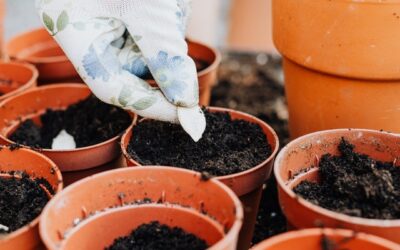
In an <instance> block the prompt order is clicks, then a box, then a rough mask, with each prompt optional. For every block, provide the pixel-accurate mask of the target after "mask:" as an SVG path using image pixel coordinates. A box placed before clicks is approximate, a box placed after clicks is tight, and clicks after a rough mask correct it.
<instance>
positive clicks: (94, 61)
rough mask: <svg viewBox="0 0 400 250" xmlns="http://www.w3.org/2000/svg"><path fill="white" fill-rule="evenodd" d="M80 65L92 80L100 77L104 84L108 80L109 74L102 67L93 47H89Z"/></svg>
mask: <svg viewBox="0 0 400 250" xmlns="http://www.w3.org/2000/svg"><path fill="white" fill-rule="evenodd" d="M82 64H83V67H84V69H85V71H86V73H87V74H88V75H89V76H90V77H92V78H93V79H96V78H100V77H101V78H102V79H103V81H105V82H107V81H108V80H109V79H110V74H109V73H108V71H107V70H106V69H105V67H104V65H103V64H101V62H100V60H99V58H98V55H97V54H96V52H95V50H94V48H93V45H92V46H90V47H89V51H88V53H87V54H86V55H85V56H84V57H83V62H82Z"/></svg>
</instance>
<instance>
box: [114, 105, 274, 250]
mask: <svg viewBox="0 0 400 250" xmlns="http://www.w3.org/2000/svg"><path fill="white" fill-rule="evenodd" d="M208 110H210V111H211V112H228V113H230V115H231V117H232V118H233V119H242V120H245V121H249V122H252V123H256V124H258V125H260V127H261V128H262V130H263V132H264V133H265V136H266V137H267V139H268V142H269V143H270V145H271V148H272V154H271V155H270V156H269V157H268V159H266V160H265V161H263V162H262V163H260V164H259V165H257V166H254V167H253V168H251V169H249V170H247V171H243V172H240V173H236V174H232V175H226V176H220V177H217V178H215V179H217V180H220V181H221V182H223V183H224V184H226V185H227V186H228V187H230V188H231V189H232V190H233V191H234V192H235V193H236V195H238V196H239V198H240V200H241V201H242V203H243V206H244V212H245V214H244V221H243V227H242V230H241V233H240V238H239V246H238V249H248V248H249V246H250V242H251V239H252V236H253V231H254V225H255V221H256V217H257V212H258V206H259V203H260V200H261V192H262V186H263V184H264V181H265V180H266V179H268V178H269V176H270V174H271V170H272V164H273V161H274V158H275V155H276V154H277V152H278V149H279V140H278V136H277V135H276V133H275V131H274V130H273V129H272V128H271V127H270V126H269V125H268V124H266V123H265V122H263V121H261V120H260V119H258V118H256V117H254V116H251V115H249V114H246V113H243V112H239V111H235V110H231V109H225V108H215V107H210V108H208ZM133 126H134V125H132V126H131V127H130V128H129V129H127V131H126V133H125V134H124V135H123V136H122V138H121V148H122V152H123V154H124V156H125V158H126V160H127V165H128V166H141V164H140V163H139V162H137V161H135V159H132V158H131V157H130V155H129V154H128V152H127V148H128V145H129V141H130V139H131V137H132V128H133Z"/></svg>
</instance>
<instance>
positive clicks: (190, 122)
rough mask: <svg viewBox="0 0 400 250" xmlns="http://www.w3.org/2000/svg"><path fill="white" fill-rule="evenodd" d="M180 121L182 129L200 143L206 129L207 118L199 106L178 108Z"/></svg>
mask: <svg viewBox="0 0 400 250" xmlns="http://www.w3.org/2000/svg"><path fill="white" fill-rule="evenodd" d="M177 112H178V119H179V122H180V124H181V126H182V128H183V129H184V130H185V131H186V133H188V134H189V135H190V137H192V139H193V140H194V141H195V142H198V141H199V140H200V139H201V138H202V136H203V133H204V131H205V129H206V117H205V115H204V113H203V111H202V110H201V108H200V107H199V106H195V107H191V108H184V107H178V109H177Z"/></svg>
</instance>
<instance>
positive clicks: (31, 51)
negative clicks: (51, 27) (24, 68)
mask: <svg viewBox="0 0 400 250" xmlns="http://www.w3.org/2000/svg"><path fill="white" fill-rule="evenodd" d="M6 54H7V55H8V57H10V59H12V60H17V61H23V62H28V63H31V64H33V65H35V66H36V68H37V69H38V70H39V81H40V82H41V83H48V82H51V83H56V82H81V81H82V80H81V79H80V77H79V75H78V73H77V72H76V70H75V68H74V66H73V65H72V63H71V62H70V61H69V60H68V58H67V56H66V55H65V54H64V52H63V50H62V49H61V48H60V47H59V46H58V44H57V42H56V41H55V40H54V39H53V37H51V36H50V34H49V33H48V32H47V30H46V29H44V28H40V29H36V30H32V31H28V32H25V33H23V34H20V35H18V36H16V37H14V38H12V39H11V40H10V41H9V42H8V43H7V44H6Z"/></svg>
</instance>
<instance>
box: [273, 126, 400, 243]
mask: <svg viewBox="0 0 400 250" xmlns="http://www.w3.org/2000/svg"><path fill="white" fill-rule="evenodd" d="M342 137H344V138H345V139H346V140H348V141H349V142H350V143H351V144H353V145H355V151H356V152H359V153H362V154H367V155H369V156H370V157H372V158H373V159H377V160H379V161H385V162H387V161H389V162H393V161H394V159H397V158H398V157H399V155H400V136H399V135H394V134H390V133H386V132H380V131H374V130H364V129H351V130H350V129H337V130H327V131H321V132H316V133H313V134H309V135H305V136H303V137H300V138H298V139H296V140H294V141H292V142H290V143H289V144H288V145H287V146H286V147H284V148H283V149H282V150H281V152H280V153H279V154H278V156H277V158H276V161H275V166H274V174H275V177H276V180H277V183H278V192H279V202H280V205H281V207H282V210H283V212H284V214H285V215H286V218H287V219H288V222H289V223H290V224H291V225H292V226H293V227H295V228H311V227H316V226H321V225H323V226H324V227H331V228H347V229H351V230H354V231H356V232H365V233H369V234H373V235H377V236H380V237H382V238H386V239H389V240H391V241H394V242H397V243H400V238H399V235H400V220H378V219H366V218H360V217H353V216H348V215H345V214H341V213H337V212H334V211H330V210H328V209H325V208H322V207H319V206H317V205H314V204H312V203H311V202H309V201H307V200H305V199H303V198H301V197H299V196H297V195H296V194H295V193H294V192H293V191H292V189H293V188H294V187H295V186H296V185H298V184H299V183H300V182H301V181H302V180H309V181H317V180H318V167H317V166H316V162H317V160H316V159H317V158H320V157H321V156H322V155H324V154H327V153H329V154H332V155H337V154H338V153H339V152H338V149H337V146H338V144H339V142H340V141H341V138H342ZM310 166H313V167H312V168H311V169H310V170H308V171H306V172H305V173H302V174H297V173H300V172H302V171H304V170H305V169H307V168H309V167H310ZM296 174H297V175H296Z"/></svg>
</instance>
